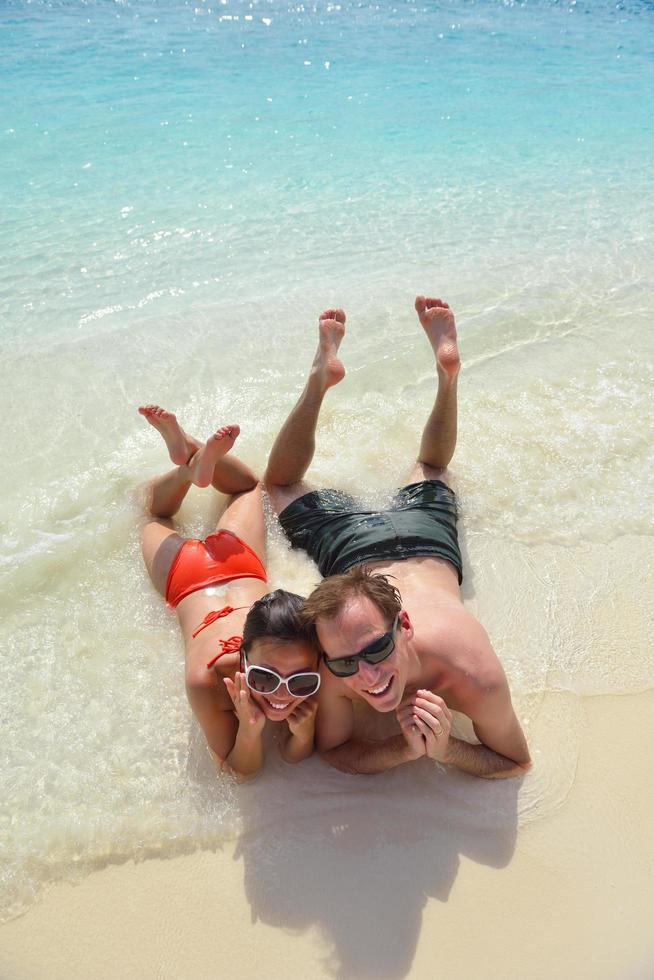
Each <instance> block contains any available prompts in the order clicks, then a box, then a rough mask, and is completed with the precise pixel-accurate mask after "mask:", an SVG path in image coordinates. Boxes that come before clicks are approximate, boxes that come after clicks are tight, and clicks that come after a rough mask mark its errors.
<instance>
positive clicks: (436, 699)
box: [417, 688, 452, 722]
mask: <svg viewBox="0 0 654 980" xmlns="http://www.w3.org/2000/svg"><path fill="white" fill-rule="evenodd" d="M417 694H418V697H419V698H424V700H425V701H430V702H431V703H432V704H434V705H436V706H438V707H439V708H440V709H441V710H442V712H443V714H444V715H445V717H446V718H447V719H448V721H450V722H451V721H452V712H451V711H450V709H449V708H448V706H447V704H446V703H445V701H444V700H443V698H442V697H440V696H439V695H438V694H434V692H433V691H428V690H427V689H426V688H425V689H421V690H420V691H418V692H417ZM423 707H424V705H423Z"/></svg>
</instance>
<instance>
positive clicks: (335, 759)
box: [318, 743, 358, 776]
mask: <svg viewBox="0 0 654 980" xmlns="http://www.w3.org/2000/svg"><path fill="white" fill-rule="evenodd" d="M344 744H345V743H344ZM342 748H343V746H342V745H337V746H334V747H332V748H329V749H320V748H319V749H318V752H319V755H320V758H321V759H323V760H324V761H325V762H326V763H327V765H329V766H332V768H333V769H338V771H339V772H345V773H347V774H348V775H350V776H353V775H355V774H356V773H357V772H358V770H357V769H356V768H355V766H354V765H353V764H352V762H351V760H350V759H349V758H348V757H347V755H346V754H345V753H343V752H342V751H341V749H342Z"/></svg>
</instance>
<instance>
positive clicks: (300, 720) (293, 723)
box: [286, 697, 318, 742]
mask: <svg viewBox="0 0 654 980" xmlns="http://www.w3.org/2000/svg"><path fill="white" fill-rule="evenodd" d="M317 710H318V699H317V698H314V697H311V698H307V699H306V701H300V703H299V704H298V706H297V707H296V708H295V709H294V710H293V711H292V712H291V714H290V715H289V716H288V718H287V719H286V722H287V724H288V727H289V729H290V731H291V735H294V736H295V737H296V738H297V739H298V741H300V742H309V741H310V742H313V733H314V729H315V726H316V711H317Z"/></svg>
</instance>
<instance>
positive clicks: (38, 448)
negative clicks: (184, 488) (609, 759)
mask: <svg viewBox="0 0 654 980" xmlns="http://www.w3.org/2000/svg"><path fill="white" fill-rule="evenodd" d="M0 54H1V60H0V66H1V67H0V75H1V78H2V100H1V102H0V159H1V161H2V162H1V167H2V182H1V186H0V194H1V203H2V222H1V224H0V303H1V308H2V321H1V325H0V338H1V340H2V359H1V363H0V409H1V410H2V415H3V418H4V419H5V424H4V426H3V441H2V449H3V461H4V466H3V469H4V471H5V478H4V481H3V499H2V512H1V513H0V527H1V528H2V536H3V549H2V555H1V556H0V608H1V609H2V622H3V625H2V627H0V630H1V641H2V642H1V648H2V660H1V662H0V663H1V667H0V670H1V675H0V714H1V717H2V724H3V739H2V741H3V747H2V755H3V763H2V767H1V770H2V771H1V773H0V780H1V781H2V786H1V787H0V800H2V803H0V829H1V830H2V833H1V834H0V841H1V842H2V843H1V844H0V847H1V848H2V849H3V851H4V853H3V854H2V857H3V867H4V868H5V869H6V870H5V872H3V874H4V877H3V883H2V885H1V886H0V904H1V906H2V910H3V911H4V913H5V914H9V915H10V914H14V913H15V912H17V911H20V910H22V909H24V908H25V907H26V906H27V905H28V904H29V902H30V901H31V900H32V897H33V896H34V895H35V894H37V893H38V890H39V888H40V886H41V884H42V883H43V882H45V881H48V880H51V879H54V878H61V877H70V876H71V875H73V873H74V872H75V869H76V868H81V869H86V868H88V867H90V866H95V865H98V864H101V863H102V862H103V861H106V860H125V859H127V858H130V857H135V856H136V857H138V856H142V855H144V854H150V853H172V852H174V851H175V850H178V851H179V850H184V849H188V848H191V847H194V846H197V845H198V844H203V845H206V846H218V843H219V842H220V840H222V839H224V838H225V836H228V835H230V834H233V833H237V832H238V830H239V827H240V823H239V821H240V820H241V819H242V817H243V815H242V813H241V806H242V805H241V803H240V802H239V798H238V795H237V796H235V794H234V791H233V789H231V788H230V787H227V786H225V785H224V784H223V783H220V784H218V783H216V782H215V781H213V780H212V778H211V776H210V775H208V774H207V772H206V771H205V766H204V762H203V761H199V760H200V758H201V746H200V745H199V743H198V740H197V736H196V733H195V729H194V727H193V724H192V721H191V719H190V714H189V711H188V708H187V706H186V702H185V698H184V692H183V683H182V669H181V647H180V644H179V641H178V638H177V632H176V627H175V623H174V621H173V620H172V618H171V617H170V615H169V614H168V613H167V612H166V610H165V609H164V607H163V604H162V603H161V602H160V600H158V598H157V597H156V596H154V595H153V594H152V592H151V590H150V588H149V586H148V583H147V582H146V580H145V577H144V573H143V571H142V568H141V565H140V559H139V553H138V542H137V537H136V531H135V526H136V505H135V504H134V502H133V499H132V495H131V494H132V488H133V487H134V486H135V485H136V484H137V483H138V482H140V481H142V480H144V479H145V478H146V477H147V476H148V475H151V474H152V473H154V472H155V471H156V470H158V469H163V468H164V467H165V464H166V460H165V454H164V453H163V449H162V446H161V445H160V444H159V443H158V441H157V437H156V434H155V433H154V432H152V430H149V429H147V431H146V427H144V425H143V424H142V420H140V419H139V417H138V416H137V415H136V411H135V407H136V405H137V404H139V403H142V402H147V401H158V402H160V403H161V404H163V405H165V406H166V407H169V408H171V409H174V410H176V411H177V412H178V413H179V415H180V417H181V419H182V421H183V422H184V423H185V424H187V425H188V427H189V428H190V429H191V430H192V431H193V432H195V433H197V434H198V435H203V434H204V435H207V434H208V433H209V432H210V431H212V429H213V428H214V427H215V426H216V425H217V424H218V423H220V422H225V421H238V422H240V424H241V427H242V430H243V435H242V437H241V450H242V453H243V455H244V456H245V457H246V458H247V459H248V460H249V461H250V462H251V463H252V464H253V465H255V466H257V467H259V468H261V465H262V463H263V460H264V458H265V453H266V452H267V450H268V448H269V447H270V445H271V442H272V439H273V437H274V434H275V432H276V430H277V428H278V425H279V423H280V421H281V419H282V418H283V416H284V414H285V413H286V411H288V409H289V407H290V405H291V404H292V402H293V399H294V397H295V396H296V394H297V392H298V390H299V386H300V385H301V382H302V378H303V375H304V372H305V370H306V366H307V364H308V361H309V359H310V356H311V352H312V348H313V344H314V342H315V341H314V331H315V322H316V318H317V314H318V313H319V311H320V309H322V308H323V307H325V306H327V305H331V304H333V303H338V304H339V305H343V306H344V307H345V308H346V310H347V312H348V316H349V321H348V338H347V340H346V342H345V345H344V348H343V350H344V356H345V360H346V365H347V367H348V371H349V373H348V377H347V378H346V380H345V382H344V383H343V385H342V386H341V388H340V389H339V390H338V391H337V392H334V397H333V398H332V399H331V400H330V402H329V403H328V405H327V406H326V409H325V416H324V426H323V429H322V430H321V434H320V435H321V441H320V442H319V457H318V459H317V466H316V471H315V476H316V479H319V480H323V481H330V482H335V483H337V484H340V485H346V486H357V487H359V488H363V489H364V490H365V491H366V492H370V493H378V492H382V491H383V490H384V489H386V488H387V486H389V485H391V484H392V483H393V481H395V480H397V479H399V473H400V470H401V468H402V464H403V462H404V461H405V460H406V461H407V462H408V460H409V459H410V457H411V454H412V453H414V452H415V445H416V441H417V432H418V431H419V428H420V425H421V423H422V420H423V419H424V417H425V414H426V411H427V409H428V407H429V400H430V398H431V395H432V390H433V380H432V373H433V372H432V367H431V359H430V354H429V351H428V350H427V348H426V344H425V342H424V338H422V337H421V336H420V332H419V329H417V328H416V325H415V322H414V316H413V313H412V310H411V305H412V298H413V296H414V295H415V293H416V292H427V293H432V292H435V293H436V294H437V295H442V296H445V297H446V298H447V299H448V300H449V301H450V302H451V304H452V305H453V307H454V308H455V310H456V311H457V314H458V317H459V325H460V336H461V347H462V354H463V359H464V365H465V372H464V375H463V378H462V386H461V399H462V409H461V415H462V419H461V421H462V424H461V437H460V444H459V450H458V453H457V457H456V460H455V463H456V465H455V470H456V472H457V476H458V480H459V491H460V494H461V499H462V504H463V517H464V522H463V523H464V526H463V537H464V544H465V547H466V554H467V555H468V559H469V574H468V582H469V585H468V592H467V594H466V598H467V601H468V602H469V603H470V605H471V607H472V608H473V609H474V610H475V611H476V612H478V613H479V615H480V616H481V617H482V619H483V621H484V622H485V623H486V625H487V626H488V628H489V630H490V632H491V635H492V637H493V640H494V642H495V644H496V646H497V648H498V651H499V652H500V655H501V656H502V658H503V660H504V663H505V664H506V666H507V670H508V672H509V674H510V678H511V682H512V686H513V689H514V691H515V692H516V698H517V700H518V703H519V705H520V708H521V711H522V714H523V716H524V720H525V724H526V725H527V727H528V728H529V726H530V724H531V725H532V727H533V730H534V731H535V732H538V731H539V729H538V724H539V718H540V719H541V721H542V712H543V711H548V710H550V708H547V706H546V705H547V701H546V696H547V695H548V694H552V693H553V692H558V693H559V694H560V693H561V692H563V693H564V695H565V697H564V701H565V712H567V714H565V715H564V717H563V718H562V719H561V718H559V719H558V720H559V722H560V723H561V725H562V726H563V727H565V728H566V730H567V731H568V732H569V738H570V744H571V745H572V746H574V745H575V744H576V733H577V729H578V723H579V721H578V718H579V712H578V706H579V699H581V698H583V697H584V696H589V695H592V694H595V693H611V692H614V691H618V692H619V693H625V694H626V693H630V692H632V691H637V690H642V689H644V688H646V687H648V686H651V682H652V677H653V676H654V673H653V671H652V661H651V657H652V653H651V651H652V649H653V646H652V643H651V615H650V611H651V605H650V601H651V600H650V601H648V596H651V591H649V592H648V588H649V587H650V586H648V579H647V575H648V574H649V575H651V572H648V569H651V567H652V563H651V557H652V549H651V542H652V530H653V527H652V517H651V500H652V491H653V489H654V474H653V465H652V464H653V457H652V425H651V423H652V411H651V392H652V384H653V381H654V377H653V374H654V371H653V367H652V363H653V362H652V354H653V352H654V342H653V340H652V337H653V332H652V312H653V310H654V232H653V229H654V223H653V219H654V194H653V193H652V180H651V173H652V162H653V151H654V116H653V115H652V111H651V106H652V105H653V104H654V6H653V5H652V4H651V3H646V2H636V0H631V2H623V3H617V4H616V3H615V2H603V0H598V2H590V0H588V2H581V0H578V2H574V0H570V2H565V3H564V2H559V3H552V2H545V0H537V2H529V3H528V2H524V3H510V2H496V0H479V2H464V0H459V2H454V0H453V2H449V3H448V2H428V3H427V2H422V3H419V2H396V3H391V2H388V3H387V2H380V3H377V4H368V3H349V2H343V3H324V2H317V3H311V4H295V5H294V4H285V3H282V2H279V0H267V2H261V0H252V2H242V0H215V2H213V0H208V2H200V0H196V2H188V3H181V2H177V0H165V2H158V3H156V2H145V0H144V2H140V0H133V2H109V0H103V2H85V3H83V2H77V0H68V2H48V3H45V2H36V0H35V2H19V0H15V2H7V0H5V2H4V3H3V4H2V6H1V7H0ZM208 513H209V505H208V503H207V501H206V498H204V497H202V496H201V495H200V494H197V495H195V496H191V497H190V498H189V503H188V505H187V506H186V508H185V510H184V512H183V514H182V517H183V520H184V522H185V523H184V526H185V528H186V529H187V530H189V531H193V532H196V531H199V530H200V529H202V528H204V527H206V526H207V524H206V521H207V518H208ZM271 553H272V568H273V572H274V574H275V575H276V576H277V581H276V583H275V584H289V585H291V586H294V587H296V588H298V589H303V588H304V589H308V588H310V587H311V583H312V582H313V581H314V580H315V573H314V572H313V571H312V570H311V568H310V567H309V565H308V563H303V562H302V561H301V560H300V559H299V558H297V557H296V556H292V555H289V554H288V553H287V552H286V550H285V549H284V547H283V545H282V544H281V543H280V541H279V540H278V539H277V538H276V536H275V534H274V529H273V530H272V538H271ZM616 569H617V570H619V574H616ZM616 650H619V653H620V655H619V657H616ZM618 664H619V668H620V669H619V670H618V666H617V665H618ZM544 705H545V707H544ZM551 710H554V709H553V708H552V709H551ZM556 710H557V711H562V710H564V709H563V708H561V706H560V704H559V703H558V702H557V708H556ZM539 712H540V714H539ZM553 727H557V730H558V728H559V727H560V726H551V725H545V726H544V729H543V730H544V731H547V732H548V733H550V732H551V730H552V728H553ZM533 737H534V738H535V739H536V742H535V747H536V752H537V753H538V752H542V766H541V772H544V773H545V774H546V775H545V776H543V777H542V780H541V782H539V778H540V777H539V776H538V769H537V770H536V771H535V774H534V777H533V781H532V784H531V788H529V786H527V788H526V789H525V790H524V793H525V794H526V795H525V797H524V804H523V805H521V807H519V812H520V813H528V814H530V815H533V814H534V813H536V814H539V813H544V812H546V811H547V810H548V808H551V807H552V806H555V805H557V803H558V802H560V801H561V800H562V799H564V798H565V794H566V793H567V791H568V789H569V786H570V784H571V780H572V779H573V774H574V762H575V758H574V751H572V752H570V751H568V752H565V753H562V759H559V758H558V757H557V756H556V752H555V750H554V749H553V748H551V745H550V743H549V742H547V741H546V740H543V741H542V742H539V741H538V738H539V736H538V735H537V734H536V735H534V736H533ZM548 752H549V754H548ZM548 766H549V767H550V768H548ZM277 777H278V780H280V781H281V782H282V784H283V785H284V787H285V790H284V791H285V792H286V793H287V794H288V793H291V792H294V793H302V792H303V788H304V789H306V786H307V785H308V782H311V781H313V782H312V786H313V790H312V792H313V799H314V800H316V799H318V803H316V806H318V805H319V797H320V786H321V785H323V782H321V781H324V785H325V786H329V792H333V791H334V790H335V789H337V790H338V791H339V792H341V791H342V792H344V790H342V787H341V784H340V783H339V782H338V780H339V779H341V778H342V777H341V776H340V774H331V773H330V774H329V776H327V775H325V772H324V768H323V767H321V765H320V763H318V762H315V763H310V764H309V765H308V766H307V767H305V768H304V769H303V772H302V773H300V774H299V775H298V776H297V777H294V779H295V782H294V783H292V784H291V783H290V777H289V776H288V774H287V772H286V771H285V770H284V771H283V772H282V773H281V774H279V773H278V774H277ZM384 778H385V777H384ZM388 778H389V786H390V787H391V790H392V785H393V783H392V779H394V778H396V777H391V776H390V775H389V777H388ZM397 778H398V779H400V778H402V779H406V778H408V777H405V776H402V777H397ZM330 780H331V781H330ZM262 785H264V784H262ZM265 785H266V791H267V792H273V791H274V790H273V788H272V787H271V786H270V785H269V784H265ZM290 785H293V786H294V787H295V789H293V790H291V789H290V788H289V786H290ZM384 785H385V784H384ZM402 786H403V791H406V792H409V790H410V787H407V786H406V785H405V784H404V783H403V784H402ZM298 787H299V789H298ZM316 787H317V789H316ZM421 791H422V790H421ZM484 791H485V792H487V793H493V794H496V795H497V793H500V792H501V790H498V789H497V788H496V787H493V788H492V790H491V789H489V788H488V787H487V786H486V787H485V788H484ZM326 792H327V790H326ZM376 792H377V791H376ZM494 798H495V797H494ZM498 799H499V797H498ZM498 806H499V803H498Z"/></svg>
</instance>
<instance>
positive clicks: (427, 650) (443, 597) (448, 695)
mask: <svg viewBox="0 0 654 980" xmlns="http://www.w3.org/2000/svg"><path fill="white" fill-rule="evenodd" d="M415 306H416V311H417V313H418V318H419V320H420V323H421V325H422V327H423V329H424V331H425V333H426V335H427V338H428V340H429V342H430V344H431V346H432V349H433V351H434V354H435V358H436V370H437V377H438V391H437V395H436V402H435V404H434V407H433V409H432V411H431V413H430V416H429V418H428V420H427V424H426V426H425V429H424V431H423V434H422V440H421V443H420V449H419V453H418V460H417V462H416V464H415V466H414V468H413V470H412V472H411V474H410V477H409V480H410V482H409V483H408V485H407V486H405V487H403V488H402V489H401V490H399V491H398V492H397V494H396V495H395V497H394V499H393V501H392V503H391V505H390V506H389V507H388V508H386V509H384V510H379V511H371V510H366V509H364V508H363V507H362V506H361V505H360V504H358V503H357V501H356V500H355V499H354V498H353V497H352V496H350V495H349V494H346V493H344V492H343V491H339V490H328V489H323V490H313V491H312V490H311V489H310V487H308V486H307V485H306V484H305V483H303V482H302V479H303V477H304V474H305V472H306V470H307V469H308V467H309V464H310V463H311V460H312V458H313V452H314V446H315V438H314V437H315V429H316V425H317V421H318V416H319V412H320V406H321V404H322V401H323V398H324V396H325V394H326V392H327V390H328V388H330V387H332V386H333V385H335V384H337V383H338V382H339V381H340V380H341V379H342V377H343V375H344V373H345V372H344V369H343V365H342V364H341V361H340V360H339V358H338V348H339V345H340V342H341V340H342V338H343V335H344V332H345V314H344V313H343V311H342V310H327V311H326V312H325V313H323V314H322V316H321V318H320V325H319V331H320V338H319V344H318V351H317V353H316V356H315V358H314V361H313V365H312V368H311V372H310V374H309V379H308V381H307V385H306V387H305V389H304V391H303V393H302V395H301V396H300V399H299V401H298V403H297V405H296V406H295V408H294V409H293V411H292V412H291V414H290V416H289V417H288V419H287V420H286V422H285V424H284V426H283V427H282V430H281V432H280V434H279V436H278V437H277V440H276V442H275V445H274V446H273V449H272V452H271V455H270V459H269V461H268V469H267V472H266V484H267V487H268V492H269V494H270V497H271V499H272V501H273V503H274V505H275V507H276V509H277V512H278V514H279V519H280V523H281V525H282V527H283V528H284V531H285V532H286V534H287V535H288V537H289V539H290V541H291V543H292V544H293V546H294V547H301V548H304V549H305V550H306V551H307V552H308V553H309V555H310V556H311V557H312V558H313V559H314V560H315V561H316V563H317V564H318V567H319V569H320V571H321V573H322V575H324V576H325V578H324V580H323V581H322V582H321V584H320V585H319V586H318V588H317V589H316V590H315V591H314V592H313V594H312V595H311V596H310V597H309V599H308V600H307V603H306V606H305V614H304V615H305V616H306V619H307V621H308V623H309V624H310V625H311V626H312V628H313V630H314V633H315V637H316V640H317V642H318V645H319V646H320V648H321V649H322V652H323V671H322V672H323V683H322V687H321V693H320V707H319V711H318V720H317V740H318V748H319V750H320V751H321V753H322V754H323V756H324V758H325V759H326V760H327V761H328V762H330V763H331V764H332V765H334V766H336V767H337V768H339V769H341V770H343V771H345V772H361V773H374V772H381V771H383V770H385V769H390V768H392V767H394V766H397V765H400V764H401V763H404V762H410V761H411V760H413V759H417V758H420V757H421V756H423V755H427V756H429V757H430V758H432V759H436V760H438V761H439V762H441V763H443V764H445V765H452V766H454V767H456V768H458V769H462V770H463V771H465V772H468V773H471V774H472V775H475V776H482V777H485V778H502V777H507V776H516V775H520V774H522V773H524V772H525V771H526V770H527V769H528V768H529V765H530V759H529V751H528V748H527V743H526V741H525V737H524V735H523V732H522V729H521V727H520V723H519V722H518V719H517V718H516V715H515V712H514V710H513V706H512V704H511V696H510V693H509V687H508V683H507V680H506V676H505V674H504V671H503V669H502V666H501V664H500V662H499V660H498V659H497V657H496V655H495V653H494V651H493V649H492V647H491V644H490V641H489V639H488V636H487V635H486V632H485V631H484V629H483V628H482V626H481V625H480V624H479V623H478V622H477V620H476V619H475V618H474V616H472V615H471V614H470V613H468V612H467V611H466V609H465V607H464V606H463V603H462V601H461V594H460V589H459V587H460V584H461V580H462V564H461V553H460V551H459V545H458V540H457V532H456V520H457V511H456V497H455V494H454V492H453V491H452V490H451V488H450V487H449V486H448V474H447V466H448V464H449V462H450V460H451V458H452V455H453V454H454V448H455V445H456V425H457V401H456V398H457V395H456V385H457V377H458V372H459V366H460V362H459V353H458V348H457V343H456V327H455V322H454V315H453V314H452V311H451V310H450V308H449V306H448V304H447V303H445V302H443V301H442V300H440V299H435V298H427V299H426V298H425V297H424V296H418V297H417V298H416V303H415ZM391 582H392V583H393V584H391ZM355 701H365V702H367V704H369V705H370V706H371V707H373V708H374V709H375V710H376V711H380V712H395V714H396V717H397V720H398V722H399V726H400V731H399V733H398V734H397V735H395V736H392V737H390V738H387V739H385V740H380V741H372V740H365V739H362V738H359V737H357V735H356V733H355V726H354V717H355V716H354V702H355ZM451 709H452V710H455V711H460V712H462V713H464V714H466V715H467V716H468V717H469V718H470V719H471V721H472V723H473V727H474V731H475V734H476V735H477V738H478V739H479V742H480V744H471V743H469V742H466V741H463V740H461V739H458V738H455V737H454V736H453V735H452V734H451V725H452V716H451V713H450V712H451Z"/></svg>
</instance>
